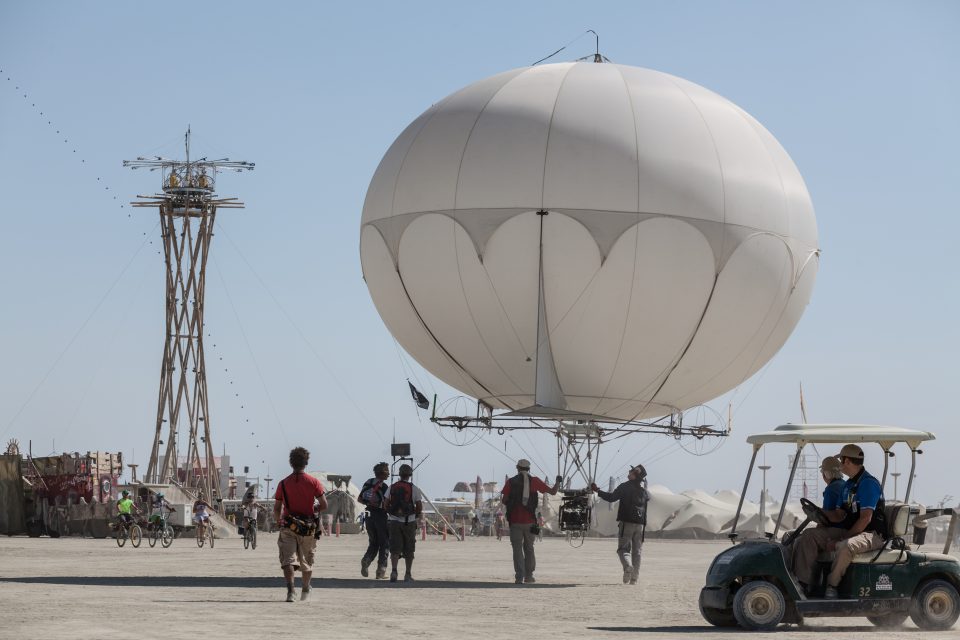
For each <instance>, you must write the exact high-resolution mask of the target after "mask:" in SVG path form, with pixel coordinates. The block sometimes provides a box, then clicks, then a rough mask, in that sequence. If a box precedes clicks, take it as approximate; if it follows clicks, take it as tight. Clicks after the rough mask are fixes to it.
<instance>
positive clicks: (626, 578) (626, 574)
mask: <svg viewBox="0 0 960 640" xmlns="http://www.w3.org/2000/svg"><path fill="white" fill-rule="evenodd" d="M632 574H633V571H632V570H630V569H624V570H623V584H627V583H628V582H630V578H631V576H632Z"/></svg>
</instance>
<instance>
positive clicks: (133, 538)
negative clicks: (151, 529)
mask: <svg viewBox="0 0 960 640" xmlns="http://www.w3.org/2000/svg"><path fill="white" fill-rule="evenodd" d="M142 539H143V530H142V529H141V528H140V525H138V524H135V525H133V526H132V527H130V544H132V545H133V548H134V549H136V548H137V547H139V546H140V541H141V540H142Z"/></svg>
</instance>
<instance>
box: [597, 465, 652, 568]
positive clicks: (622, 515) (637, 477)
mask: <svg viewBox="0 0 960 640" xmlns="http://www.w3.org/2000/svg"><path fill="white" fill-rule="evenodd" d="M646 477H647V470H646V469H644V468H643V465H642V464H638V465H637V466H635V467H630V471H629V472H628V473H627V481H626V482H622V483H620V485H619V486H618V487H617V488H616V489H614V490H613V491H612V492H610V493H608V492H606V491H601V490H600V488H599V487H597V485H596V483H591V484H590V490H591V491H593V492H595V493H596V494H597V495H598V496H600V497H601V498H603V499H604V500H606V501H607V502H616V501H617V500H619V501H620V506H619V507H618V508H617V521H618V522H619V523H620V530H619V534H620V539H619V544H617V557H618V558H620V564H621V565H623V584H627V583H630V584H637V576H638V575H639V574H640V554H641V551H642V549H643V536H644V532H645V530H646V526H647V502H648V501H649V500H650V494H649V493H647V490H646V489H645V488H644V486H643V484H644V480H645V479H646ZM628 554H629V555H630V559H627V555H628ZM631 560H632V564H631Z"/></svg>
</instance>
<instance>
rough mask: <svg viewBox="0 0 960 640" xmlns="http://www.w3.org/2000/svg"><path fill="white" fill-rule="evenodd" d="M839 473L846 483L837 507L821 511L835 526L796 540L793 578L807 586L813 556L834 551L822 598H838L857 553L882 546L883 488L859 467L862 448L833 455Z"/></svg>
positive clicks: (807, 534)
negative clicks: (841, 582) (836, 525)
mask: <svg viewBox="0 0 960 640" xmlns="http://www.w3.org/2000/svg"><path fill="white" fill-rule="evenodd" d="M836 457H837V458H838V459H839V461H840V471H841V472H842V473H843V474H844V475H846V476H847V481H846V483H845V484H844V486H843V490H842V492H841V494H840V505H839V506H838V507H837V508H836V509H832V510H825V513H826V514H827V518H828V519H829V520H830V522H833V523H836V524H838V525H839V529H840V530H839V532H837V528H836V527H817V528H816V529H813V530H812V531H810V532H804V534H803V535H802V536H800V538H799V539H798V540H797V542H796V544H797V549H796V551H795V562H794V571H795V573H796V575H797V579H798V580H799V581H800V582H801V583H802V584H804V585H805V586H808V585H810V584H811V582H812V580H813V574H814V569H815V565H816V557H817V553H819V551H821V550H827V551H834V550H835V551H836V556H835V557H834V559H833V563H832V565H831V567H830V573H829V575H828V576H827V587H826V591H825V592H824V597H825V598H829V599H833V598H837V597H838V593H837V586H838V585H839V584H840V580H841V579H842V578H843V574H844V573H845V572H846V570H847V567H848V566H850V563H851V562H852V561H853V557H854V556H855V555H856V554H858V553H864V552H867V551H873V550H875V549H879V548H881V547H882V546H883V541H884V538H885V537H886V535H887V531H886V529H887V527H886V521H885V519H884V515H883V507H884V502H883V489H882V488H881V486H880V482H879V481H878V480H877V479H876V478H875V477H873V476H872V475H871V474H870V473H868V472H867V470H866V469H864V467H863V461H864V455H863V449H861V448H860V447H859V446H858V445H855V444H848V445H844V447H843V448H842V449H841V450H840V453H838V454H837V456H836Z"/></svg>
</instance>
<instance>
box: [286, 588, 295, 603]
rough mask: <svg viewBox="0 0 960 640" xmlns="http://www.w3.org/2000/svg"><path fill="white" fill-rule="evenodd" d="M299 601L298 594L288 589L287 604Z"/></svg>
mask: <svg viewBox="0 0 960 640" xmlns="http://www.w3.org/2000/svg"><path fill="white" fill-rule="evenodd" d="M296 599H297V594H296V593H294V591H293V589H287V602H294V601H295V600H296Z"/></svg>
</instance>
